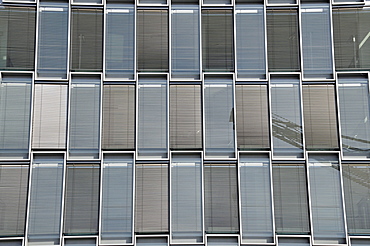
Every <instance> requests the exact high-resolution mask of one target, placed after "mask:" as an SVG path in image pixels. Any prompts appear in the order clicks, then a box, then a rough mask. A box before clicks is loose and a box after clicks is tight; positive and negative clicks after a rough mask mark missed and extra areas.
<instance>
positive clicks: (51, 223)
mask: <svg viewBox="0 0 370 246" xmlns="http://www.w3.org/2000/svg"><path fill="white" fill-rule="evenodd" d="M63 158H64V157H63V155H53V156H51V155H35V156H34V158H33V163H32V176H31V177H32V179H31V195H30V205H29V209H30V211H29V218H28V239H29V241H31V242H34V243H40V244H42V243H46V242H47V243H49V244H50V245H54V244H59V237H60V224H61V216H62V194H63V166H64V161H63Z"/></svg>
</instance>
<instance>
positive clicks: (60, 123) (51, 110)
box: [32, 84, 68, 149]
mask: <svg viewBox="0 0 370 246" xmlns="http://www.w3.org/2000/svg"><path fill="white" fill-rule="evenodd" d="M67 93H68V86H67V85H52V84H35V93H34V101H33V103H34V105H33V128H32V148H44V149H50V148H53V149H64V148H66V137H67V136H66V132H67V100H68V98H67Z"/></svg>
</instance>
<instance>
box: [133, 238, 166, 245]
mask: <svg viewBox="0 0 370 246" xmlns="http://www.w3.org/2000/svg"><path fill="white" fill-rule="evenodd" d="M136 245H137V246H167V245H168V243H167V238H161V237H148V238H145V237H142V238H137V239H136Z"/></svg>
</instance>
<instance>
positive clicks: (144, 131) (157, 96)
mask: <svg viewBox="0 0 370 246" xmlns="http://www.w3.org/2000/svg"><path fill="white" fill-rule="evenodd" d="M138 91H139V92H138V97H139V98H138V111H139V112H138V136H137V141H138V155H139V156H142V157H144V156H145V157H157V158H167V152H168V151H167V147H168V145H167V135H168V133H167V131H168V121H167V115H168V106H167V79H166V77H160V76H157V77H144V76H141V77H139V88H138Z"/></svg>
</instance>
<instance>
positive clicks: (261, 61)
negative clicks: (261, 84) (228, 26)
mask: <svg viewBox="0 0 370 246" xmlns="http://www.w3.org/2000/svg"><path fill="white" fill-rule="evenodd" d="M235 8H236V17H235V18H236V57H237V68H238V70H237V75H238V78H260V79H264V78H266V51H265V21H264V8H263V5H251V4H248V5H242V4H237V5H235Z"/></svg>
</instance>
